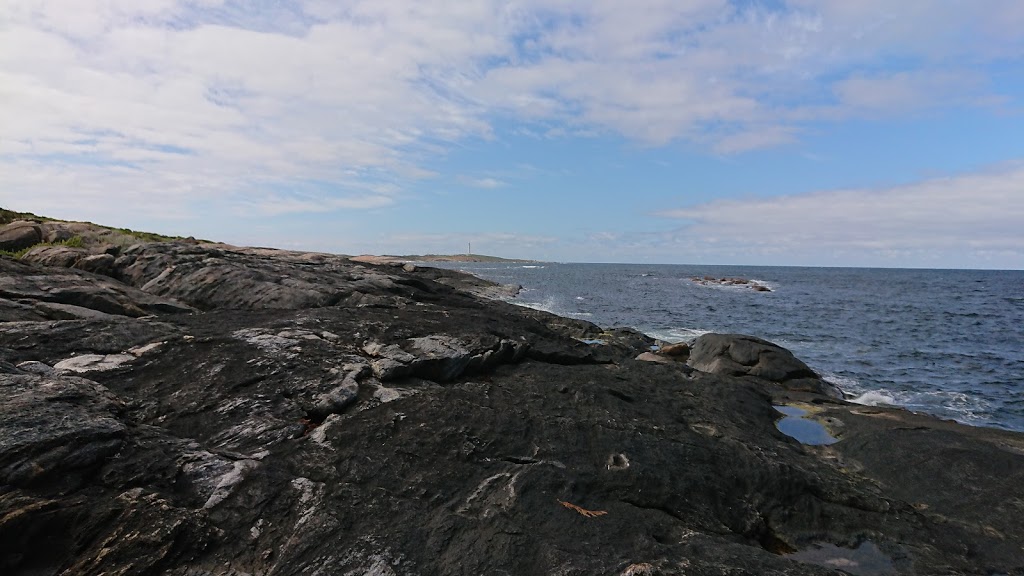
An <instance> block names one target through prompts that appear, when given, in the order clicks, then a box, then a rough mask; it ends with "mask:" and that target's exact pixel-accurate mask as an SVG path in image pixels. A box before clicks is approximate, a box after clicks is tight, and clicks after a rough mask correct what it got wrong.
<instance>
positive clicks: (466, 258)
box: [351, 254, 537, 264]
mask: <svg viewBox="0 0 1024 576" xmlns="http://www.w3.org/2000/svg"><path fill="white" fill-rule="evenodd" d="M351 260H353V261H355V262H366V263H370V264H390V263H392V262H508V263H510V264H515V263H533V262H537V260H525V259H522V258H500V257H498V256H486V255H484V254H408V255H405V256H392V255H389V254H385V255H382V256H374V255H371V254H364V255H362V256H353V257H352V258H351Z"/></svg>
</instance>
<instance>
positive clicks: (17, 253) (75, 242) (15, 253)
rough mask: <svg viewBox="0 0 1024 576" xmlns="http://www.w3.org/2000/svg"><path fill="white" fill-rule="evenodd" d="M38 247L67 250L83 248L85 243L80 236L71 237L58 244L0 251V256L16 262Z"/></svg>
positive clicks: (49, 243)
mask: <svg viewBox="0 0 1024 576" xmlns="http://www.w3.org/2000/svg"><path fill="white" fill-rule="evenodd" d="M40 246H67V247H68V248H84V247H85V241H84V240H82V237H81V236H72V237H71V238H68V239H67V240H61V241H59V242H40V243H39V244H35V245H32V246H29V247H28V248H22V249H21V250H0V254H2V255H4V256H10V257H12V258H14V259H15V260H17V259H19V258H21V257H22V256H24V255H25V254H27V253H28V251H29V250H32V249H33V248H38V247H40Z"/></svg>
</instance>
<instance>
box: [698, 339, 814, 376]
mask: <svg viewBox="0 0 1024 576" xmlns="http://www.w3.org/2000/svg"><path fill="white" fill-rule="evenodd" d="M688 364H689V365H690V366H692V367H693V368H696V369H697V370H700V371H702V372H710V373H712V374H721V375H723V376H756V377H758V378H763V379H765V380H769V381H771V382H777V383H784V382H787V381H789V380H797V379H804V378H810V379H818V375H817V374H815V372H814V371H813V370H811V369H810V368H809V367H808V366H807V364H804V363H803V362H801V361H800V360H798V359H797V358H796V357H795V356H793V353H792V352H790V351H789V350H786V349H785V348H783V347H781V346H778V345H775V344H772V343H771V342H768V341H767V340H762V339H760V338H757V337H754V336H745V335H741V334H704V335H702V336H700V337H699V338H697V340H695V341H694V343H693V347H692V348H691V351H690V359H689V361H688Z"/></svg>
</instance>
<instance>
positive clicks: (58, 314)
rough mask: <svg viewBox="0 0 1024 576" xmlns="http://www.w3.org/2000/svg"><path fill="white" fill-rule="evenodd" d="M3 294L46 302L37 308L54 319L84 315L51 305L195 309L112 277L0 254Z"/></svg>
mask: <svg viewBox="0 0 1024 576" xmlns="http://www.w3.org/2000/svg"><path fill="white" fill-rule="evenodd" d="M0 298H3V299H6V300H9V301H16V302H19V303H21V304H30V303H31V304H36V303H44V304H46V305H44V306H42V308H41V309H39V308H37V310H36V311H37V312H38V313H39V314H40V315H42V316H44V317H46V318H54V319H66V318H68V317H69V315H70V316H78V317H80V316H81V314H80V313H75V312H74V311H72V310H71V309H67V308H64V309H61V308H60V307H56V308H54V307H52V306H48V305H69V306H74V307H77V308H86V309H89V310H93V311H97V312H102V313H105V314H113V315H120V316H146V315H148V314H154V313H183V312H190V311H192V308H190V307H189V306H186V305H183V304H180V303H178V302H174V301H172V300H168V299H166V298H159V297H156V296H153V295H152V294H148V293H145V292H143V291H141V290H137V289H134V288H132V287H130V286H125V285H124V284H122V283H120V282H117V281H115V280H112V279H110V278H105V277H102V276H97V275H93V274H89V273H87V272H82V271H79V270H74V269H63V268H61V269H57V268H50V269H47V268H46V267H40V266H33V265H30V264H25V263H22V262H16V261H13V260H9V259H6V258H0Z"/></svg>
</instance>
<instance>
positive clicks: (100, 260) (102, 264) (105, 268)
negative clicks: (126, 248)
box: [74, 246, 117, 276]
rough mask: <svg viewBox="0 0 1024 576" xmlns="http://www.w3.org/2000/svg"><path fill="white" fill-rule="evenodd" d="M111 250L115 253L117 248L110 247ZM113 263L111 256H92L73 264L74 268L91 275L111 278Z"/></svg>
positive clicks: (113, 259)
mask: <svg viewBox="0 0 1024 576" xmlns="http://www.w3.org/2000/svg"><path fill="white" fill-rule="evenodd" d="M111 249H112V250H114V251H116V250H117V247H116V246H115V247H111ZM114 261H115V258H114V256H113V255H111V254H105V253H104V254H93V255H91V256H86V257H84V258H82V259H80V260H78V261H77V262H75V264H74V267H75V268H78V269H79V270H85V271H86V272H92V273H93V274H101V275H103V276H111V275H113V274H114Z"/></svg>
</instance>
